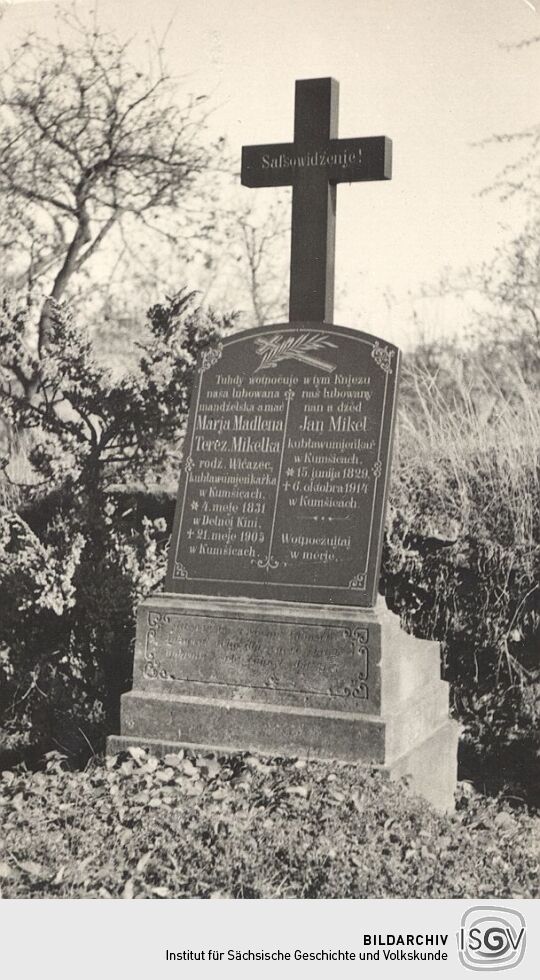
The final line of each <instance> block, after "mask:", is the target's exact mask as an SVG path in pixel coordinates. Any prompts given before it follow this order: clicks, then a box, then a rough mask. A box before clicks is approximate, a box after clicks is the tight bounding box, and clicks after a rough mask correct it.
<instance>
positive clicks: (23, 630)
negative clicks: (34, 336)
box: [0, 293, 230, 751]
mask: <svg viewBox="0 0 540 980" xmlns="http://www.w3.org/2000/svg"><path fill="white" fill-rule="evenodd" d="M28 315H29V313H28V310H27V308H24V307H17V306H15V305H14V304H13V302H12V301H10V300H8V299H4V301H3V303H2V306H1V308H0V345H3V351H4V357H3V361H2V366H1V368H0V384H1V386H2V393H3V405H4V411H5V415H6V416H7V418H8V420H9V424H10V426H11V428H12V431H13V432H20V431H21V430H22V431H23V432H24V436H25V439H26V441H27V444H28V446H29V452H28V463H29V471H30V473H31V478H32V479H31V486H27V487H26V489H25V493H24V501H25V507H19V510H20V513H16V512H14V511H13V509H10V508H9V507H7V506H6V505H5V504H4V506H3V508H2V510H1V511H0V591H1V593H2V595H3V597H4V600H5V601H4V602H3V603H2V609H1V612H0V651H1V653H0V656H1V659H0V669H1V671H2V674H3V684H2V696H1V702H0V707H1V709H2V712H3V716H4V727H5V732H6V734H7V736H8V744H9V742H10V739H11V740H12V741H13V740H16V741H18V742H19V744H20V742H21V740H23V741H26V742H27V743H28V744H34V743H36V744H42V743H51V742H54V741H56V742H57V743H58V744H61V745H62V746H63V747H64V748H66V747H67V748H71V749H72V750H73V751H77V750H78V749H79V748H80V746H81V744H82V743H84V744H85V745H86V747H87V748H88V744H90V745H91V746H92V748H97V746H98V744H99V741H96V739H99V737H100V736H101V735H102V734H103V731H104V730H105V729H106V728H107V727H108V728H110V727H111V726H112V725H114V722H115V715H116V713H117V711H118V702H119V695H120V692H121V691H122V690H125V688H126V687H127V686H129V677H130V669H131V663H132V641H133V630H134V626H133V608H134V605H136V604H137V602H139V601H140V600H141V598H142V597H143V596H144V595H146V594H148V592H150V591H151V590H152V589H153V588H155V587H156V586H157V584H158V583H159V581H160V580H161V578H162V576H163V573H164V563H165V551H166V547H165V546H166V542H167V533H166V530H167V528H166V524H165V521H164V520H163V519H160V518H159V517H157V518H156V519H153V520H152V519H149V518H145V517H143V518H142V519H138V520H135V519H133V518H134V515H130V514H129V513H126V511H125V509H122V500H121V498H120V497H119V496H118V494H115V493H114V491H113V487H114V486H115V484H118V483H119V482H125V481H127V480H132V481H133V480H136V481H138V483H139V484H141V485H143V486H144V485H145V484H148V483H151V482H153V481H156V479H158V478H159V476H161V474H163V472H164V471H165V470H166V467H167V466H168V465H174V463H175V462H176V463H177V462H178V460H179V458H180V453H181V441H182V436H183V431H184V425H185V418H186V412H187V408H188V403H189V391H190V384H191V378H192V374H193V369H194V365H195V359H196V355H197V352H198V351H200V350H202V349H204V347H205V346H207V345H208V344H209V343H211V342H212V341H213V340H214V339H215V338H216V337H217V336H219V334H220V333H221V331H222V330H224V329H226V328H227V326H228V325H229V323H230V321H225V320H223V321H220V320H218V319H217V318H216V317H214V316H213V315H211V314H208V313H204V312H203V311H202V310H201V309H200V308H198V307H197V306H196V305H195V303H194V297H193V295H189V294H187V293H180V294H178V295H177V296H174V297H172V298H171V299H170V300H169V301H168V302H167V303H166V304H165V305H159V306H155V307H153V308H152V309H151V310H150V312H149V324H148V327H149V329H148V338H147V341H146V343H145V345H144V350H143V348H142V346H141V348H140V351H139V359H138V364H137V366H136V368H135V369H134V370H133V371H131V372H129V373H127V374H124V375H123V376H122V377H121V378H115V376H114V373H113V372H111V371H110V370H109V369H108V368H106V367H103V366H102V365H100V364H99V363H98V361H97V359H96V357H95V353H94V349H93V344H92V341H91V340H90V339H89V338H88V337H87V336H86V335H85V334H84V332H83V331H82V330H81V329H80V328H79V326H78V325H77V324H76V322H75V320H74V319H73V317H72V316H71V315H70V314H69V313H68V311H67V310H66V309H65V308H64V307H62V306H60V305H55V306H54V315H53V320H52V323H53V332H52V334H51V347H50V350H49V356H48V357H47V359H46V363H45V364H44V365H42V366H39V365H36V366H35V367H36V373H37V375H38V377H39V383H38V384H37V386H36V388H35V390H34V391H33V392H32V393H31V394H30V395H29V393H28V392H27V391H25V390H23V388H22V387H17V383H16V377H17V371H18V368H19V367H20V365H21V363H22V361H23V359H25V358H28V357H31V356H32V355H31V354H28V351H27V350H26V348H25V345H24V337H25V332H26V318H27V316H28ZM5 470H6V473H7V474H8V475H9V460H6V461H5ZM44 487H46V488H47V489H48V490H49V495H50V494H51V493H52V497H51V496H49V500H48V502H46V503H45V505H44V502H43V501H41V502H40V503H39V506H37V502H38V500H39V497H38V494H43V488H44ZM36 516H38V518H39V519H38V520H37V521H36V520H35V518H36ZM25 518H26V519H25Z"/></svg>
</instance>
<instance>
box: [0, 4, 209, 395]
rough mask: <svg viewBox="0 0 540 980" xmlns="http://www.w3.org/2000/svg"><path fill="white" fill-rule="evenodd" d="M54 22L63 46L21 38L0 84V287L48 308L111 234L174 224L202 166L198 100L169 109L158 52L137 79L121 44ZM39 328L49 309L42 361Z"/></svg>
mask: <svg viewBox="0 0 540 980" xmlns="http://www.w3.org/2000/svg"><path fill="white" fill-rule="evenodd" d="M58 16H60V17H61V18H62V19H63V21H64V23H63V25H61V26H62V30H63V35H66V33H67V34H68V38H67V39H66V40H65V41H51V40H49V39H47V38H45V37H42V36H40V35H38V34H32V35H30V36H28V37H27V39H26V40H25V41H24V43H23V44H22V45H21V46H20V47H19V49H18V50H17V51H16V52H14V53H13V56H12V57H11V59H10V63H9V64H8V65H6V66H4V70H3V73H2V76H1V78H0V215H1V214H2V213H4V214H7V215H9V216H10V220H9V222H8V223H7V225H3V229H2V233H1V235H0V257H1V258H2V260H3V262H4V267H6V266H7V269H8V280H9V279H10V280H11V282H13V283H15V284H17V285H19V286H22V285H25V286H34V285H35V284H38V285H39V286H40V288H42V289H43V288H44V289H45V292H46V293H48V294H49V296H50V299H52V300H55V301H58V300H59V299H61V298H62V297H63V296H64V294H65V293H66V290H67V289H68V286H69V285H70V283H71V281H72V279H73V277H75V276H76V274H77V273H79V272H80V271H81V269H82V268H83V267H84V266H85V265H86V264H87V263H88V262H89V260H90V259H91V258H92V257H93V256H95V255H96V253H97V252H98V251H99V250H101V249H102V246H103V243H104V242H105V240H106V239H108V237H109V236H110V235H111V232H112V231H113V230H116V231H118V232H121V233H122V234H123V236H124V237H125V238H129V236H130V234H133V226H134V224H138V225H139V226H142V227H143V228H144V230H145V233H148V234H159V232H160V227H161V221H160V219H161V216H162V215H163V213H164V212H167V211H168V212H170V211H171V210H174V209H176V212H177V214H178V215H181V209H179V206H180V205H181V204H183V203H184V202H185V201H186V199H187V198H188V196H190V198H191V196H192V195H193V192H194V186H195V184H196V182H197V179H198V177H199V175H201V173H203V172H204V171H205V170H206V168H208V166H209V163H210V149H209V147H208V146H207V145H205V143H204V128H205V110H206V100H205V98H204V97H199V98H196V99H190V100H188V101H187V102H185V104H184V105H180V104H179V103H178V102H177V101H176V85H175V83H174V82H173V80H172V78H171V77H170V76H169V74H168V73H167V71H166V70H165V68H164V65H163V62H162V58H161V52H160V51H159V50H158V51H156V53H155V57H154V59H153V63H152V64H151V65H150V66H149V68H148V70H145V71H141V70H139V69H138V68H137V67H135V65H134V64H133V63H132V62H131V51H130V43H129V42H128V43H125V44H124V43H120V42H119V41H118V39H117V38H115V37H114V36H112V35H111V34H108V33H106V32H104V31H103V30H102V29H100V28H99V27H98V26H97V25H96V24H93V25H92V26H91V27H90V28H89V25H88V24H86V23H83V22H81V21H80V20H79V19H78V18H77V15H76V13H74V12H70V13H68V14H66V13H63V14H59V15H58ZM181 221H182V219H181V216H180V217H179V218H178V221H177V225H178V226H179V228H177V234H178V233H181V232H180V229H181ZM166 234H170V232H166ZM2 253H3V254H2ZM9 273H10V274H11V275H9ZM49 328H50V300H47V301H45V303H44V304H43V305H42V307H41V311H40V316H39V324H38V335H37V349H38V352H39V353H40V354H43V352H44V351H45V349H46V347H47V340H48V333H49ZM28 383H29V384H31V383H32V379H28Z"/></svg>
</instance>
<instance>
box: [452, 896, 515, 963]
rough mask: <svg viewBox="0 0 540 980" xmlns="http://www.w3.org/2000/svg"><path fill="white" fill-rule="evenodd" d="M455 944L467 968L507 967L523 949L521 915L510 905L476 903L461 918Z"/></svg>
mask: <svg viewBox="0 0 540 980" xmlns="http://www.w3.org/2000/svg"><path fill="white" fill-rule="evenodd" d="M457 944H458V952H459V958H460V960H461V963H462V964H463V966H466V967H467V969H469V970H510V969H511V968H512V967H514V966H517V965H518V963H521V961H522V959H523V956H524V953H525V944H526V928H525V919H524V917H523V916H522V915H521V913H520V912H516V911H514V910H513V909H508V908H498V907H497V906H495V905H476V906H474V907H473V908H471V909H467V911H466V912H465V913H464V914H463V916H462V918H461V928H460V930H459V932H458V933H457Z"/></svg>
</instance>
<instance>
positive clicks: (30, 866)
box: [18, 861, 47, 878]
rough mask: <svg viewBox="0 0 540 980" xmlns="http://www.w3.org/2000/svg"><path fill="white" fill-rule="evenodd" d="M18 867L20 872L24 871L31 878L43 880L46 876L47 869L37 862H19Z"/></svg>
mask: <svg viewBox="0 0 540 980" xmlns="http://www.w3.org/2000/svg"><path fill="white" fill-rule="evenodd" d="M18 865H19V868H21V870H22V871H25V872H26V874H27V875H30V876H31V877H32V878H43V876H44V875H45V874H47V868H45V867H44V866H43V865H42V864H38V863H37V861H19V862H18Z"/></svg>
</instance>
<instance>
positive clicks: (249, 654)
mask: <svg viewBox="0 0 540 980" xmlns="http://www.w3.org/2000/svg"><path fill="white" fill-rule="evenodd" d="M337 93H338V87H337V82H335V81H334V80H333V79H312V80H309V81H303V82H297V85H296V101H295V140H294V143H293V144H280V145H277V146H276V145H274V146H270V145H268V146H259V147H245V148H244V151H243V159H242V181H243V183H244V184H246V185H247V186H251V187H260V186H278V185H281V184H289V183H290V184H292V186H293V218H292V246H291V289H290V310H289V316H290V321H291V322H289V323H285V324H276V325H271V326H265V327H262V328H257V329H255V330H247V331H244V332H243V333H238V334H235V335H233V336H230V337H227V338H225V339H224V340H223V341H222V343H221V344H220V345H218V346H216V347H215V348H214V349H212V350H206V351H205V352H204V353H203V354H202V357H201V359H200V362H199V365H198V370H197V372H196V377H195V384H194V389H193V392H192V396H191V406H190V412H189V421H188V428H187V434H186V439H185V444H184V461H183V466H182V475H181V480H180V488H179V494H178V502H177V508H176V516H175V522H174V529H173V535H172V542H171V550H170V561H169V569H168V575H167V582H166V592H165V594H163V595H156V596H153V597H151V598H150V599H147V600H146V601H145V602H143V603H141V605H140V606H139V610H138V619H137V643H136V651H135V666H134V678H133V690H132V691H131V692H130V693H129V694H125V695H123V697H122V734H121V735H120V736H113V737H111V738H110V739H109V743H108V744H109V751H112V752H115V751H117V750H118V749H120V748H122V747H125V746H128V745H131V744H142V745H148V746H150V747H151V748H152V749H153V750H154V751H155V752H157V753H161V752H167V751H170V750H173V749H175V748H178V747H179V746H180V745H191V746H195V745H196V746H205V747H213V748H222V749H225V750H229V749H230V750H233V749H247V750H250V751H260V752H263V753H265V754H270V755H276V754H278V755H301V756H309V757H314V758H325V759H337V760H344V761H351V762H365V763H368V764H370V765H377V766H379V767H380V768H381V769H382V770H383V771H384V772H386V773H388V774H389V775H390V776H394V777H395V776H401V775H406V774H408V775H409V776H411V777H412V781H413V785H414V786H415V787H416V789H417V790H418V791H419V792H422V793H424V795H425V796H426V797H428V798H429V799H430V800H431V801H432V802H433V803H434V804H435V805H436V806H437V807H439V808H440V809H448V808H449V807H451V806H452V798H453V789H454V786H455V780H456V750H457V726H455V724H454V723H453V722H450V721H449V720H448V685H447V684H446V683H445V682H443V681H442V680H441V678H440V655H439V644H438V643H432V642H427V641H425V640H416V639H414V638H413V637H411V636H408V635H407V634H405V633H403V631H402V630H400V627H399V621H398V619H397V617H396V616H393V615H392V614H391V613H389V612H388V610H387V609H386V608H385V606H384V603H383V602H382V601H381V600H377V593H378V577H379V567H380V559H381V547H382V539H383V527H384V515H385V502H386V494H387V488H388V480H389V473H390V462H391V453H392V434H393V427H394V419H395V410H396V397H397V384H398V373H399V352H398V350H397V348H396V347H394V346H392V345H391V344H389V343H387V342H386V341H384V340H382V339H380V338H377V337H373V336H371V335H370V334H365V333H361V332H360V331H356V330H351V329H349V328H347V327H340V326H334V325H332V324H331V323H330V321H331V320H332V311H333V285H334V283H333V279H334V244H335V204H336V185H337V183H340V182H342V181H344V180H347V181H349V180H386V179H388V178H389V177H390V175H391V174H390V169H391V144H390V141H389V140H388V139H387V138H386V137H373V138H368V139H365V140H354V139H353V140H339V139H338V138H337Z"/></svg>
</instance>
